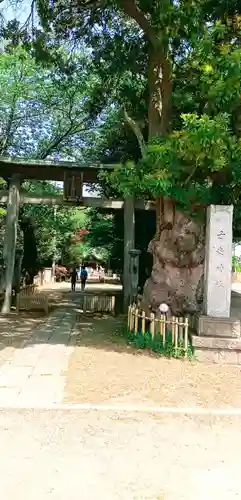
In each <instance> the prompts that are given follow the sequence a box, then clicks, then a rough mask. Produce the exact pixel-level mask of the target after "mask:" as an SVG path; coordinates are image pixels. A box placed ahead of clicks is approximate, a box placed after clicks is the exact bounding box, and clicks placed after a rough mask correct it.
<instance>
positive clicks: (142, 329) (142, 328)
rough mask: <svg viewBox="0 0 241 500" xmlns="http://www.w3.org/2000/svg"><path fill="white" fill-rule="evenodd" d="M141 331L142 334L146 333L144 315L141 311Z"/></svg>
mask: <svg viewBox="0 0 241 500" xmlns="http://www.w3.org/2000/svg"><path fill="white" fill-rule="evenodd" d="M141 331H142V333H145V331H146V315H145V311H142V313H141Z"/></svg>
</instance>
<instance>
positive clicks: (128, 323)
mask: <svg viewBox="0 0 241 500" xmlns="http://www.w3.org/2000/svg"><path fill="white" fill-rule="evenodd" d="M130 315H131V306H128V319H127V328H128V330H130Z"/></svg>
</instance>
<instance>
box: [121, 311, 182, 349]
mask: <svg viewBox="0 0 241 500" xmlns="http://www.w3.org/2000/svg"><path fill="white" fill-rule="evenodd" d="M188 327H189V319H188V317H185V318H178V317H176V316H172V317H167V316H166V315H164V314H163V315H161V316H160V317H158V318H157V317H156V316H155V314H154V313H150V314H149V316H146V314H145V311H142V310H141V309H139V307H138V306H136V305H130V306H129V308H128V330H129V331H131V332H133V333H134V334H135V335H137V333H138V332H141V333H143V334H145V333H146V332H150V333H151V336H152V337H153V338H154V337H155V335H156V334H157V333H160V334H161V336H162V339H163V345H164V346H165V343H166V340H167V335H168V332H171V335H172V344H173V347H174V349H175V350H176V351H177V350H178V349H179V348H180V346H181V348H182V349H183V352H184V356H187V351H188Z"/></svg>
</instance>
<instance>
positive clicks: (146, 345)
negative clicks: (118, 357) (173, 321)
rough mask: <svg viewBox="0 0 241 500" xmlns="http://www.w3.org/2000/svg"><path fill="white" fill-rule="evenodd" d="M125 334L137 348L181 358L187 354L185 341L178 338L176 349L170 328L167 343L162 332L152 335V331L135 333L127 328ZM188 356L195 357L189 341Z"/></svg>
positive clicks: (167, 333) (129, 341)
mask: <svg viewBox="0 0 241 500" xmlns="http://www.w3.org/2000/svg"><path fill="white" fill-rule="evenodd" d="M124 335H125V338H126V341H127V342H128V344H132V345H133V346H134V347H135V348H136V349H147V350H150V351H153V352H155V353H156V354H159V355H160V356H165V357H168V358H178V359H180V358H183V357H184V356H185V348H184V341H183V340H178V345H177V349H175V345H174V344H173V341H172V333H171V331H170V330H168V331H167V332H166V337H165V344H164V343H163V335H161V333H160V332H158V333H156V334H155V335H154V337H152V335H151V333H150V332H145V333H142V332H137V333H134V332H131V331H130V330H128V329H126V330H125V333H124ZM187 356H188V358H189V359H192V358H193V349H192V345H191V344H190V342H188V349H187Z"/></svg>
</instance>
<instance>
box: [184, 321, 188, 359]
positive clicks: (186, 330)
mask: <svg viewBox="0 0 241 500" xmlns="http://www.w3.org/2000/svg"><path fill="white" fill-rule="evenodd" d="M184 349H185V357H186V356H187V350H188V318H185V328H184Z"/></svg>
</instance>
